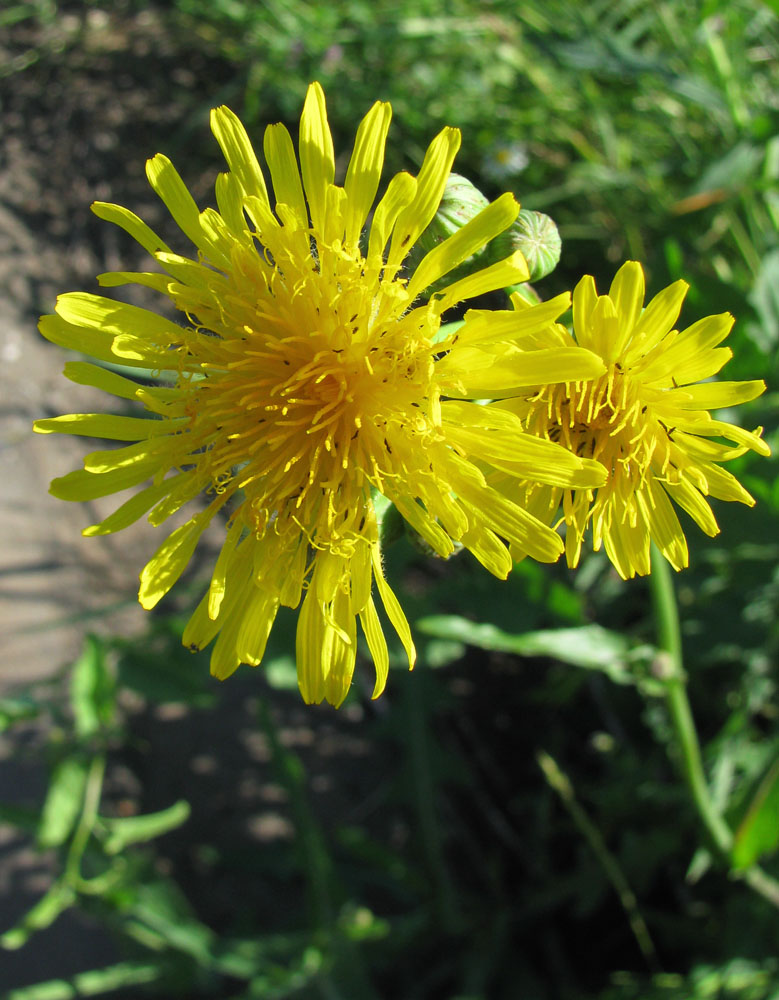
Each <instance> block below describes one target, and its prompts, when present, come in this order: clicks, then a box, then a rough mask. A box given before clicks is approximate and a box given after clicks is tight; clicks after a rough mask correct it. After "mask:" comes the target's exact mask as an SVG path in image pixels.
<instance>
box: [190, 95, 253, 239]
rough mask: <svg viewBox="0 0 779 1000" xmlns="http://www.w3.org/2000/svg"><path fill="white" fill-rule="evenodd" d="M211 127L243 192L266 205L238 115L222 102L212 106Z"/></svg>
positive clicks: (248, 142)
mask: <svg viewBox="0 0 779 1000" xmlns="http://www.w3.org/2000/svg"><path fill="white" fill-rule="evenodd" d="M211 131H212V132H213V133H214V136H215V137H216V141H217V142H218V143H219V145H220V146H221V148H222V152H223V153H224V158H225V159H226V160H227V163H228V166H229V167H230V170H231V171H232V172H233V173H234V174H235V176H236V178H237V179H238V182H239V183H240V185H241V187H242V188H243V190H244V193H245V194H247V195H254V196H255V197H256V198H259V199H260V200H261V201H262V202H263V203H264V204H265V205H267V207H268V208H270V203H269V201H268V189H267V188H266V187H265V178H264V177H263V176H262V170H261V169H260V165H259V163H258V162H257V157H256V155H255V153H254V149H253V147H252V144H251V141H250V139H249V136H248V135H247V134H246V129H245V128H244V127H243V123H242V122H241V120H240V119H239V118H238V116H237V115H236V114H234V112H232V111H231V110H230V109H229V108H227V107H225V106H224V105H222V107H220V108H214V109H213V111H212V112H211ZM177 221H178V220H177ZM183 228H184V227H183V226H182V229H183ZM184 231H185V232H186V230H184Z"/></svg>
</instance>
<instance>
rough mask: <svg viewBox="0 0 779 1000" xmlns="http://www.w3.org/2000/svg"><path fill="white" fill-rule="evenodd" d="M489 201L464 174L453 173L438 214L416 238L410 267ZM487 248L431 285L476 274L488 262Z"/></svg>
mask: <svg viewBox="0 0 779 1000" xmlns="http://www.w3.org/2000/svg"><path fill="white" fill-rule="evenodd" d="M488 205H489V200H488V199H487V198H485V197H484V195H483V194H482V193H481V191H479V190H478V188H476V187H474V186H473V184H471V182H470V181H469V180H468V179H467V178H466V177H461V176H460V174H449V179H448V180H447V182H446V187H445V188H444V193H443V197H442V198H441V204H440V205H439V206H438V211H437V212H436V214H435V218H434V219H433V221H432V222H431V223H430V225H429V226H428V227H427V229H426V230H425V231H424V232H423V233H422V235H421V236H420V237H419V238H418V240H417V241H416V244H415V245H414V248H413V250H412V251H411V254H410V256H409V259H408V262H407V263H408V266H409V270H410V271H413V270H414V269H415V268H416V267H418V265H419V262H420V261H421V260H422V258H423V257H425V255H426V254H428V253H430V251H431V250H434V249H435V248H436V247H437V246H438V245H439V244H441V243H443V242H444V240H447V239H449V237H450V236H454V234H455V233H457V232H459V230H461V229H462V228H463V226H464V225H465V224H466V223H467V222H470V221H471V219H474V218H475V217H476V216H477V215H478V214H479V212H481V210H482V209H484V208H486V207H487V206H488ZM487 258H488V253H487V249H486V248H483V249H481V250H478V251H477V252H476V253H475V254H473V255H472V256H471V257H468V259H467V260H464V261H463V262H462V264H459V265H458V266H457V267H456V268H455V269H454V270H453V271H450V272H449V273H448V274H446V275H444V276H443V277H442V278H441V279H439V281H437V282H436V283H435V284H434V285H431V287H430V288H429V289H428V291H429V292H434V291H436V290H437V289H439V288H444V287H446V285H450V284H451V283H452V282H453V281H458V280H459V279H460V278H464V277H466V276H467V275H469V274H473V273H474V272H475V271H478V270H479V269H480V268H482V267H485V266H486V264H487Z"/></svg>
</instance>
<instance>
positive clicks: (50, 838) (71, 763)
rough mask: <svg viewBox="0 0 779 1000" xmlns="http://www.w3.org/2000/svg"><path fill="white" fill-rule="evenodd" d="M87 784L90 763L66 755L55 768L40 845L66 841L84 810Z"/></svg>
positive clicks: (44, 813)
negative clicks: (83, 804) (82, 807)
mask: <svg viewBox="0 0 779 1000" xmlns="http://www.w3.org/2000/svg"><path fill="white" fill-rule="evenodd" d="M86 783H87V765H86V763H85V761H83V760H80V759H79V758H77V757H66V758H65V760H63V761H60V763H59V764H58V765H57V766H56V767H55V768H54V771H53V773H52V776H51V783H50V784H49V791H48V793H47V795H46V801H45V802H44V804H43V813H42V815H41V823H40V826H39V828H38V843H39V844H40V846H41V847H59V845H60V844H63V843H64V842H65V841H66V840H67V838H68V836H69V835H70V832H71V830H72V829H73V827H74V826H75V823H76V820H77V819H78V816H79V813H80V812H81V805H82V802H83V800H84V789H85V788H86Z"/></svg>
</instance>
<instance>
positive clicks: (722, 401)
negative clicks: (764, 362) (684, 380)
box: [667, 379, 765, 410]
mask: <svg viewBox="0 0 779 1000" xmlns="http://www.w3.org/2000/svg"><path fill="white" fill-rule="evenodd" d="M764 392H765V382H764V381H763V380H762V379H755V380H754V381H751V382H701V383H699V384H698V385H686V386H684V387H683V388H681V389H673V390H671V391H670V392H669V393H668V395H667V399H668V401H669V402H672V403H673V405H675V406H679V407H681V408H682V409H684V410H688V409H701V410H719V409H722V408H723V407H727V406H738V404H739V403H748V402H749V401H750V400H751V399H756V398H757V397H758V396H760V395H761V394H762V393H764Z"/></svg>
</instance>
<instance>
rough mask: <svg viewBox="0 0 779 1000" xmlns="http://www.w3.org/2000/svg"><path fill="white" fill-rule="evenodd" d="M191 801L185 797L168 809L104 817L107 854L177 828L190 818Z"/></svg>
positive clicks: (104, 846)
mask: <svg viewBox="0 0 779 1000" xmlns="http://www.w3.org/2000/svg"><path fill="white" fill-rule="evenodd" d="M189 813H190V808H189V803H188V802H185V801H184V800H183V799H181V800H179V801H178V802H174V803H173V805H172V806H168V808H167V809H161V810H160V811H159V812H155V813H147V814H146V815H144V816H127V817H121V818H112V819H105V818H103V819H102V822H103V824H104V825H105V827H106V828H107V830H108V837H107V838H106V840H105V842H104V844H103V848H104V850H105V852H106V854H118V853H119V852H120V851H123V850H124V849H125V847H127V846H128V845H129V844H137V843H141V842H143V841H147V840H153V839H154V837H161V836H162V834H163V833H168V832H169V831H170V830H175V829H176V827H178V826H181V824H182V823H186V821H187V820H188V819H189Z"/></svg>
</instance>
